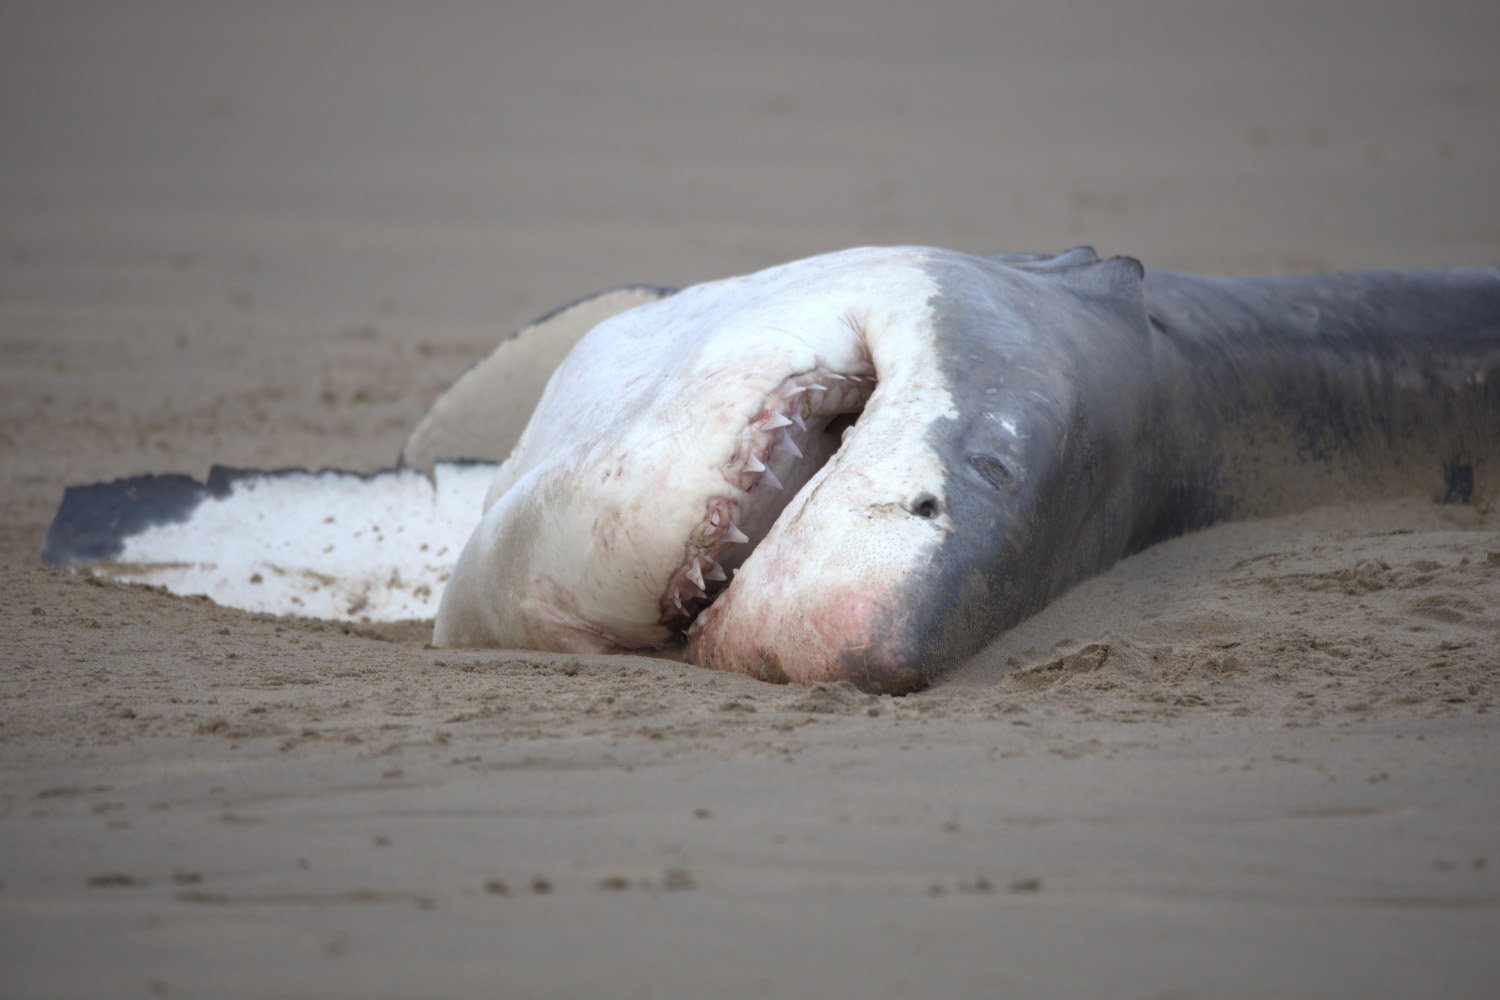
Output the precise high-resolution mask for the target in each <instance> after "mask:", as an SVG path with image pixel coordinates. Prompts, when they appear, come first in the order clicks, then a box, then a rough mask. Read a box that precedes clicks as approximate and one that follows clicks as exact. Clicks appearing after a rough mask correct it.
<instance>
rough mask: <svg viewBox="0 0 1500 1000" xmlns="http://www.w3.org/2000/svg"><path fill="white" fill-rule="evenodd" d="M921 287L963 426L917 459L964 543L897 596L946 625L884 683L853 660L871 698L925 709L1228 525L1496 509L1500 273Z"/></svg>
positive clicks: (1015, 266) (930, 629)
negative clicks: (947, 690) (1334, 506)
mask: <svg viewBox="0 0 1500 1000" xmlns="http://www.w3.org/2000/svg"><path fill="white" fill-rule="evenodd" d="M933 270H934V276H935V278H936V280H937V281H938V283H939V285H940V287H941V288H942V293H941V295H940V296H939V298H938V299H937V300H936V301H935V303H934V306H935V309H936V315H937V323H938V342H939V345H940V346H939V349H940V350H941V351H942V353H943V356H944V368H945V372H946V374H947V375H948V378H949V383H950V388H951V390H952V391H953V392H954V395H955V404H956V409H957V410H958V412H959V414H960V415H959V416H958V417H957V418H955V419H949V420H943V421H940V422H939V423H938V424H937V425H935V426H934V428H933V430H932V432H931V434H930V436H929V441H930V442H931V443H932V444H933V446H934V447H935V448H936V449H937V450H938V451H940V452H941V453H942V454H943V455H944V457H945V460H946V462H947V468H948V475H947V480H946V482H945V483H944V496H945V501H946V506H947V513H948V515H949V516H950V517H951V518H952V519H953V522H954V525H955V529H954V530H953V531H952V533H951V534H950V535H949V536H948V541H947V542H946V543H945V544H944V546H943V548H942V549H941V550H940V552H939V554H938V555H937V557H935V558H934V559H933V560H932V562H931V564H930V565H929V567H928V568H927V570H926V571H925V572H923V573H921V574H919V575H918V576H917V578H916V579H914V580H913V581H912V582H911V584H910V591H909V593H910V594H911V599H912V600H913V601H924V602H939V604H940V607H941V609H942V610H941V611H940V612H939V613H936V614H932V615H927V616H921V615H918V616H913V617H912V618H909V619H907V620H906V621H903V622H899V623H895V624H893V625H892V626H891V627H890V629H889V631H888V634H887V635H885V636H884V637H883V639H882V640H881V641H880V642H879V643H877V644H876V648H879V649H881V651H882V652H881V655H880V658H879V660H878V661H874V660H872V659H870V658H869V657H868V655H867V654H865V653H857V654H849V655H848V656H847V657H846V659H845V661H844V671H845V673H846V674H847V676H849V677H850V679H852V680H854V681H855V682H856V683H857V684H859V685H860V686H862V687H866V688H869V689H874V690H884V691H903V690H910V689H913V688H916V687H920V686H921V685H923V684H925V683H926V682H927V680H928V679H930V678H931V676H932V675H933V674H934V673H935V672H936V671H937V670H939V669H940V668H942V667H943V666H945V665H950V664H952V663H954V662H956V661H958V660H961V659H963V658H964V657H967V656H969V655H971V654H972V653H974V652H976V651H977V650H978V649H979V648H980V647H981V646H982V645H983V644H984V643H985V642H986V641H988V640H990V639H992V638H994V637H995V636H997V635H999V634H1000V633H1001V632H1003V631H1004V630H1005V629H1007V628H1009V627H1011V626H1012V625H1014V624H1016V623H1017V622H1019V621H1020V620H1021V619H1023V618H1025V617H1027V616H1028V615H1030V614H1032V613H1034V612H1035V611H1037V610H1039V609H1040V608H1042V607H1043V606H1045V605H1046V604H1047V603H1048V602H1049V601H1051V600H1052V599H1054V598H1055V597H1057V596H1058V595H1059V594H1060V593H1062V592H1063V591H1064V590H1066V589H1067V588H1068V587H1070V586H1071V585H1073V584H1074V583H1077V582H1078V581H1080V580H1082V579H1083V578H1085V577H1087V576H1090V575H1092V574H1094V573H1097V572H1099V571H1100V570H1102V569H1104V568H1106V567H1107V566H1109V565H1111V564H1112V563H1114V562H1115V561H1116V560H1118V559H1119V558H1121V557H1122V556H1124V555H1127V554H1129V553H1131V552H1134V551H1137V550H1139V549H1141V548H1144V547H1146V546H1148V545H1150V544H1152V543H1153V542H1156V541H1159V540H1162V539H1164V538H1167V537H1170V536H1173V535H1176V534H1180V533H1182V532H1184V531H1189V530H1192V529H1195V528H1201V527H1205V526H1207V525H1210V524H1213V523H1215V522H1217V521H1221V520H1224V519H1226V518H1230V517H1241V516H1252V515H1260V514H1269V513H1273V512H1276V511H1282V510H1289V509H1295V508H1298V507H1305V506H1310V505H1312V504H1315V503H1318V502H1324V501H1329V500H1333V499H1337V498H1340V497H1363V496H1371V495H1379V494H1381V493H1398V492H1399V493H1405V494H1410V493H1412V492H1419V493H1425V494H1427V495H1430V496H1431V497H1432V498H1433V499H1434V500H1439V501H1443V500H1446V501H1449V502H1453V501H1459V502H1468V501H1469V500H1470V499H1471V495H1473V494H1476V493H1477V494H1479V495H1481V496H1484V497H1492V496H1495V495H1500V271H1496V270H1479V269H1476V270H1452V271H1433V272H1370V273H1362V274H1341V275H1321V276H1309V277H1278V278H1238V279H1232V278H1209V277H1199V276H1195V275H1188V274H1180V273H1175V272H1170V271H1145V270H1143V269H1142V267H1141V265H1140V264H1139V263H1137V262H1136V261H1134V260H1131V259H1129V258H1115V259H1112V260H1104V261H1100V260H1097V258H1095V257H1094V255H1093V253H1092V252H1091V251H1089V250H1087V249H1079V250H1074V251H1069V252H1068V253H1066V254H1063V255H1060V256H1058V257H1054V258H1039V257H1035V256H1030V255H1004V256H997V257H992V258H972V257H964V256H962V255H952V256H945V257H942V258H940V259H939V260H938V261H936V262H935V263H934V265H933ZM1007 428H1014V429H1015V432H1014V433H1013V432H1011V431H1010V430H1007ZM977 539H982V540H984V541H982V542H978V543H976V540H977Z"/></svg>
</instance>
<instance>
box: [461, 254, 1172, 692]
mask: <svg viewBox="0 0 1500 1000" xmlns="http://www.w3.org/2000/svg"><path fill="white" fill-rule="evenodd" d="M1139 279H1140V270H1139V265H1137V264H1135V262H1133V261H1123V260H1119V261H1103V262H1101V261H1098V260H1097V258H1095V257H1094V256H1093V254H1092V252H1089V251H1073V252H1070V253H1069V254H1065V255H1062V256H1061V257H1048V258H1038V257H1023V256H1012V257H999V258H985V257H972V256H968V255H964V254H957V253H953V252H949V251H940V250H931V249H925V248H892V249H858V250H850V251H844V252H841V253H836V254H830V255H827V256H823V257H816V258H812V259H809V260H805V261H799V262H795V263H792V264H787V265H783V266H780V267H776V268H772V269H770V270H767V271H762V272H759V273H757V274H753V275H748V276H745V277H740V278H733V279H728V280H725V281H720V282H714V283H710V284H704V285H699V286H695V287H693V288H689V289H686V290H684V291H682V292H680V293H678V294H676V295H673V296H671V297H669V298H665V299H662V300H660V301H655V302H651V303H648V304H646V305H643V306H640V307H638V308H635V309H631V310H629V311H627V312H624V313H621V314H619V315H617V316H614V317H612V318H610V319H607V320H605V321H604V322H602V323H601V324H599V325H598V326H597V327H595V328H593V329H592V330H591V331H590V332H589V333H588V334H587V335H586V336H584V337H583V339H582V340H581V341H580V342H579V343H578V344H577V346H576V347H575V348H574V349H573V351H572V352H571V353H570V354H569V355H568V356H567V357H566V359H564V361H563V362H562V364H561V365H560V366H559V367H558V369H557V370H556V372H555V373H554V375H553V377H552V379H551V381H550V382H549V383H548V385H547V388H546V389H545V391H544V392H543V394H542V397H541V400H540V402H539V403H538V406H537V408H536V411H535V413H534V415H533V417H532V420H531V422H530V424H529V425H528V426H527V428H526V430H525V431H524V432H523V433H522V435H521V437H520V440H519V442H518V443H517V445H516V447H515V450H514V452H513V453H512V454H511V457H510V458H509V459H508V460H507V461H506V462H505V464H504V465H503V466H502V469H501V472H500V474H499V477H498V478H497V479H496V481H495V482H494V484H493V486H492V488H491V490H490V495H489V497H488V499H487V501H486V502H487V509H486V511H485V514H484V517H483V519H482V521H481V523H480V525H479V527H478V529H477V530H476V531H475V532H474V535H473V536H472V537H471V539H470V540H469V542H468V545H467V546H466V547H465V549H464V551H463V554H462V555H461V556H460V558H459V560H458V563H457V565H456V566H455V568H454V571H453V574H452V577H451V579H450V580H449V582H448V585H447V588H446V590H445V593H444V597H443V600H442V604H441V607H440V610H439V613H438V619H437V626H436V633H435V641H436V642H437V643H438V644H440V645H514V646H522V647H528V648H545V649H564V650H584V651H598V652H612V651H625V650H641V649H650V648H657V647H661V646H664V645H667V644H670V643H672V642H674V641H677V640H681V639H685V640H686V643H687V646H686V655H687V657H688V659H690V660H692V661H693V662H697V663H702V664H705V665H710V666H715V667H720V668H725V669H732V670H738V671H741V672H744V673H748V674H751V675H753V676H757V677H761V678H763V679H766V680H773V681H795V682H800V683H813V682H817V681H820V680H836V679H848V680H852V681H854V682H855V683H856V684H858V685H859V686H861V687H863V688H865V689H867V690H880V691H904V690H911V689H913V688H916V687H919V686H921V685H922V684H924V683H925V682H926V680H927V679H928V678H930V677H931V675H932V674H933V673H934V672H935V671H936V670H937V669H939V668H940V667H941V666H943V665H945V664H947V663H949V662H952V661H953V660H954V659H957V658H961V657H963V656H965V655H968V654H969V653H972V652H973V651H975V650H976V649H977V648H978V647H979V646H980V645H982V644H983V642H984V641H985V640H987V639H988V638H990V637H992V636H993V635H994V634H995V633H996V631H997V630H998V629H1000V628H1003V627H1006V626H1007V625H1009V624H1012V623H1013V622H1014V621H1016V620H1019V618H1020V617H1023V616H1024V615H1025V614H1026V613H1029V611H1031V610H1033V609H1034V608H1035V607H1039V606H1040V605H1041V604H1042V603H1044V602H1045V600H1046V599H1047V598H1048V597H1050V596H1051V595H1052V594H1053V593H1055V592H1056V590H1058V589H1060V588H1062V587H1064V586H1066V585H1067V584H1068V583H1070V582H1072V579H1073V578H1074V577H1075V576H1076V575H1078V574H1077V573H1075V571H1074V569H1073V567H1074V566H1075V565H1081V564H1082V563H1083V562H1087V561H1088V559H1087V553H1086V552H1079V551H1078V550H1079V548H1080V546H1082V547H1083V548H1084V549H1089V548H1091V547H1092V548H1099V547H1101V546H1102V547H1108V546H1123V544H1124V538H1125V536H1126V535H1127V534H1128V528H1129V526H1128V525H1124V524H1123V523H1122V524H1114V523H1106V522H1108V521H1109V518H1108V517H1107V516H1106V517H1102V518H1101V517H1100V513H1101V511H1107V505H1105V504H1104V503H1103V497H1104V494H1105V493H1107V492H1108V491H1109V490H1110V489H1113V488H1116V487H1117V485H1118V484H1119V482H1120V480H1121V475H1120V472H1121V468H1120V463H1119V461H1118V460H1117V456H1119V455H1121V454H1123V453H1124V450H1125V449H1124V444H1125V442H1127V441H1128V440H1131V439H1132V438H1133V437H1134V436H1138V435H1139V434H1140V433H1141V432H1142V426H1143V422H1144V420H1145V416H1144V413H1143V412H1141V407H1140V406H1139V405H1137V404H1136V403H1135V402H1133V401H1134V400H1135V398H1136V395H1135V394H1133V390H1134V389H1135V388H1136V386H1135V384H1134V383H1135V382H1137V381H1139V379H1140V377H1142V375H1143V374H1144V373H1143V372H1142V371H1141V370H1140V369H1141V365H1142V362H1141V360H1140V358H1141V355H1142V350H1141V348H1142V346H1143V341H1142V339H1141V338H1142V337H1144V336H1146V335H1147V331H1146V320H1145V314H1144V309H1143V308H1142V307H1141V305H1140V295H1139ZM1117 328H1118V329H1117ZM1101 340H1102V341H1103V342H1104V343H1105V344H1106V345H1108V344H1114V345H1115V346H1114V347H1113V348H1111V347H1106V348H1104V349H1103V354H1104V355H1105V356H1097V355H1098V354H1099V353H1100V348H1099V344H1100V342H1101ZM1116 355H1117V356H1116ZM1084 362H1086V363H1084ZM1090 371H1094V372H1099V373H1100V374H1099V375H1098V377H1094V378H1090V377H1089V376H1088V375H1087V374H1086V373H1087V372H1090ZM1086 401H1087V402H1088V404H1089V405H1084V404H1085V402H1086ZM1098 413H1106V414H1111V417H1110V419H1108V420H1103V421H1101V420H1100V419H1099V418H1098V416H1097V415H1096V416H1093V417H1086V415H1087V414H1098ZM1059 491H1061V492H1059Z"/></svg>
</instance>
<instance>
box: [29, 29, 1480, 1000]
mask: <svg viewBox="0 0 1500 1000" xmlns="http://www.w3.org/2000/svg"><path fill="white" fill-rule="evenodd" d="M1127 6H1128V7H1129V8H1130V9H1129V10H1128V11H1127V10H1126V9H1125V8H1126V7H1127ZM992 8H998V5H990V4H974V5H971V6H965V5H936V6H930V5H929V6H924V5H909V4H897V3H890V2H878V3H874V4H860V5H855V4H853V3H849V4H819V5H816V7H815V9H814V10H812V11H806V10H803V9H802V8H801V7H800V6H792V5H788V6H787V7H786V9H781V10H771V9H767V8H764V7H759V6H752V5H745V7H744V9H743V10H742V11H740V12H736V13H730V12H728V11H723V12H715V13H712V14H710V13H708V12H707V11H705V10H704V9H701V8H700V7H699V6H697V5H692V4H686V3H683V4H680V5H675V6H674V5H673V4H670V3H661V4H655V5H635V6H630V7H626V6H624V5H620V6H615V7H611V13H609V14H607V15H606V14H600V13H589V12H587V11H586V10H585V9H584V8H583V7H577V6H573V5H568V4H550V5H547V6H546V7H545V8H543V7H542V6H541V5H536V6H535V8H531V7H528V9H526V10H517V11H506V10H502V9H499V8H498V7H486V6H476V7H473V8H463V7H453V8H448V7H445V8H442V9H437V8H435V7H434V6H433V5H423V6H422V7H417V6H415V5H412V6H404V7H402V6H382V5H375V4H358V5H339V4H324V5H317V6H312V5H286V6H281V5H276V6H271V5H263V4H243V5H222V6H221V5H211V4H205V3H189V4H157V3H137V4H132V5H128V6H127V5H112V4H99V5H94V6H87V5H85V6H77V5H71V4H59V3H41V4H35V5H24V4H17V3H11V4H7V5H6V6H5V9H4V13H3V18H0V19H3V22H4V27H3V30H0V483H3V486H0V593H3V600H0V643H3V650H4V652H3V660H0V995H4V996H135V995H157V996H243V997H266V996H294V995H320V996H323V995H327V996H334V995H337V996H359V997H365V996H470V995H471V996H507V997H510V996H515V997H524V996H641V997H646V996H734V995H780V996H798V995H822V996H862V997H863V996H882V995H910V996H931V995H985V996H993V995H1014V996H1058V997H1081V996H1120V997H1183V998H1187V997H1221V996H1222V997H1272V996H1275V997H1284V996H1308V997H1313V996H1316V997H1325V996H1339V997H1346V996H1347V997H1362V998H1363V997H1381V996H1390V997H1409V996H1443V997H1461V996H1472V997H1480V996H1495V995H1497V993H1500V763H1497V761H1500V727H1497V725H1496V721H1495V720H1496V715H1495V708H1496V701H1497V697H1500V652H1497V648H1500V522H1497V521H1496V517H1497V516H1500V515H1496V514H1494V513H1488V514H1487V513H1486V512H1485V511H1484V510H1483V509H1479V508H1477V507H1441V506H1437V505H1435V504H1432V503H1430V502H1429V500H1428V498H1422V497H1416V498H1378V499H1371V498H1364V499H1362V500H1361V502H1358V503H1352V504H1349V505H1345V506H1338V507H1331V508H1325V509H1321V510H1316V511H1311V512H1308V513H1305V514H1301V515H1296V516H1291V517H1285V518H1281V519H1277V520H1269V521H1260V522H1249V523H1241V524H1232V525H1226V526H1222V527H1219V528H1216V529H1214V530H1211V531H1208V532H1204V533H1202V534H1199V535H1196V536H1193V537H1189V538H1184V539H1179V540H1176V541H1173V542H1170V543H1168V544H1165V545H1162V546H1159V547H1157V548H1155V549H1152V550H1150V551H1148V552H1146V553H1144V554H1142V555H1141V556H1139V557H1136V558H1134V559H1131V560H1129V561H1127V562H1126V563H1124V564H1122V565H1120V566H1118V567H1117V568H1116V569H1115V570H1113V571H1111V572H1109V573H1107V574H1105V575H1104V576H1101V577H1099V578H1097V579H1095V580H1093V581H1091V582H1089V583H1088V584H1086V585H1084V586H1082V587H1080V588H1078V589H1077V590H1075V591H1074V592H1073V593H1072V594H1070V595H1068V596H1067V597H1066V598H1065V599H1063V600H1062V601H1060V602H1058V603H1057V604H1055V605H1054V606H1052V607H1051V608H1049V609H1048V610H1047V611H1046V612H1044V613H1043V614H1041V615H1039V616H1037V617H1036V618H1034V619H1032V620H1031V621H1028V622H1026V623H1024V624H1023V625H1022V626H1021V627H1020V628H1018V629H1016V630H1015V631H1014V632H1012V633H1011V634H1010V635H1008V636H1006V637H1004V638H1002V639H1001V640H1000V641H999V642H998V643H996V645H995V646H994V647H993V648H992V649H991V650H989V651H988V652H987V653H986V654H985V655H984V656H983V657H981V658H980V660H978V661H976V662H975V663H973V664H970V665H968V666H965V667H963V668H962V669H960V670H958V671H956V672H955V673H954V674H953V675H952V676H951V677H949V678H948V679H947V680H946V681H944V682H943V683H940V684H939V685H937V686H936V687H935V688H933V689H932V690H930V691H928V692H924V693H922V694H919V695H915V696H912V697H908V698H903V699H891V698H874V697H869V696H865V695H861V694H858V693H856V692H854V691H852V690H850V689H845V688H840V687H830V688H821V689H814V690H811V691H808V690H802V689H791V688H778V687H772V686H767V685H762V684H758V683H756V682H753V681H750V680H747V679H745V678H742V677H736V676H725V675H719V674H715V673H712V672H710V671H704V670H699V669H695V668H690V667H686V666H683V665H680V664H677V663H674V662H670V661H666V660H650V659H641V658H630V657H619V658H597V657H572V656H554V655H535V654H517V653H505V652H495V651H489V652H453V651H444V650H431V649H427V648H425V645H424V639H425V631H424V627H423V626H421V625H413V626H409V627H406V626H402V627H385V628H355V629H350V628H347V627H343V626H338V625H334V624H329V623H319V622H310V621H300V620H294V619H277V618H266V617H258V616H254V615H248V614H243V613H238V612H233V611H229V610H226V609H222V608H218V607H215V606H212V605H210V604H208V603H206V602H203V601H195V600H187V599H181V598H174V597H170V596H167V595H165V594H162V593H159V592H155V591H151V590H147V589H144V588H131V587H122V586H114V585H101V584H98V583H95V582H92V581H90V580H88V579H86V578H82V577H79V576H74V575H70V574H67V573H61V572H56V571H52V570H49V569H45V568H42V567H41V566H39V565H38V563H37V559H36V553H37V551H38V547H39V545H40V541H41V537H42V533H43V531H44V530H45V527H46V524H47V521H48V519H49V517H50V515H51V512H52V510H53V508H54V506H55V504H56V503H57V501H58V499H59V497H60V495H61V491H62V488H63V486H64V485H65V484H67V483H75V482H81V481H92V480H99V479H105V478H111V477H114V476H120V475H128V474H134V473H140V472H145V471H156V472H164V471H182V472H188V473H192V474H195V475H200V476H201V475H202V474H203V473H204V472H205V471H206V469H207V466H208V465H209V464H210V463H211V462H215V461H218V462H224V463H227V464H238V465H256V466H280V465H293V464H311V465H342V466H347V467H354V468H375V467H378V466H381V465H385V464H389V462H390V461H391V460H392V459H393V458H394V456H395V454H396V452H397V449H398V448H399V445H400V442H401V440H402V436H403V434H404V432H405V430H406V429H407V428H408V427H409V426H410V425H411V423H412V422H413V421H414V420H415V418H416V417H417V416H418V415H419V414H420V413H421V412H422V410H423V408H424V407H425V406H426V405H427V403H428V402H429V401H430V399H431V398H432V397H433V396H434V395H435V393H436V392H437V391H438V390H439V389H440V388H441V387H442V386H443V385H444V384H445V383H446V382H447V381H448V380H449V379H451V378H452V377H453V376H454V375H455V374H456V373H457V372H458V371H460V370H461V369H462V368H463V367H464V366H465V365H466V364H467V363H468V362H469V361H471V360H472V359H473V358H475V357H477V356H479V355H480V354H481V353H483V352H484V351H485V350H486V349H487V348H488V346H489V345H490V344H491V343H492V342H493V340H494V339H495V338H496V337H497V336H498V335H499V334H501V333H503V332H504V331H506V330H507V329H509V328H512V327H514V326H516V325H518V324H519V323H521V322H524V321H525V320H526V319H528V318H530V316H532V315H534V314H536V313H539V312H541V311H543V310H545V309H547V308H549V307H551V306H553V305H556V304H558V303H560V302H563V301H567V300H568V299H570V298H572V297H574V296H576V295H578V294H582V293H585V292H588V291H592V290H594V289H597V288H602V287H607V286H610V285H614V284H620V283H624V282H630V281H647V282H662V283H685V282H689V281H693V280H697V279H701V278H707V277H713V276H718V275H722V274H728V273H734V272H738V271H743V270H747V269H750V268H754V267H758V266H761V265H765V264H769V263H772V262H776V261H779V260H783V259H788V258H792V257H797V256H802V255H806V254H809V253H813V252H817V251H821V250H826V249H832V248H836V247H840V246H846V245H854V244H860V243H893V242H921V243H933V244H938V245H946V246H952V247H956V248H959V249H966V250H975V251H983V250H1019V249H1057V248H1061V247H1062V246H1064V245H1066V244H1069V243H1073V242H1081V241H1085V240H1088V241H1092V242H1095V243H1096V244H1097V245H1098V246H1099V248H1100V250H1101V251H1102V252H1129V253H1132V254H1135V255H1137V256H1140V257H1142V258H1144V259H1145V260H1146V262H1147V263H1148V264H1154V265H1162V266H1177V267H1187V268H1192V269H1198V270H1206V271H1222V272H1247V271H1280V270H1303V269H1310V268H1324V267H1327V268H1350V267H1360V266H1428V265H1431V266H1437V265H1446V264H1465V263H1468V264H1476V263H1477V264H1497V263H1500V201H1497V199H1496V195H1495V179H1496V177H1497V176H1500V129H1497V128H1496V127H1495V125H1496V121H1497V119H1500V71H1497V69H1496V66H1497V63H1496V61H1495V59H1494V40H1495V39H1496V38H1497V37H1500V8H1495V7H1494V6H1493V5H1484V4H1472V3H1457V4H1446V5H1444V4H1438V5H1425V6H1423V5H1408V4H1394V3H1390V4H1369V3H1358V4H1319V5H1316V7H1315V8H1314V7H1313V5H1307V4H1300V3H1295V4H1294V3H1283V4H1271V3H1257V4H1253V5H1251V4H1245V5H1234V6H1230V5H1225V4H1170V3H1151V4H1145V5H1116V4H1108V3H1098V4H1091V5H1082V6H1080V5H1058V4H1024V5H1017V6H1015V7H1014V8H1012V9H1004V10H1002V9H992ZM1488 500H1489V502H1493V501H1494V498H1488ZM1481 506H1482V505H1481Z"/></svg>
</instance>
